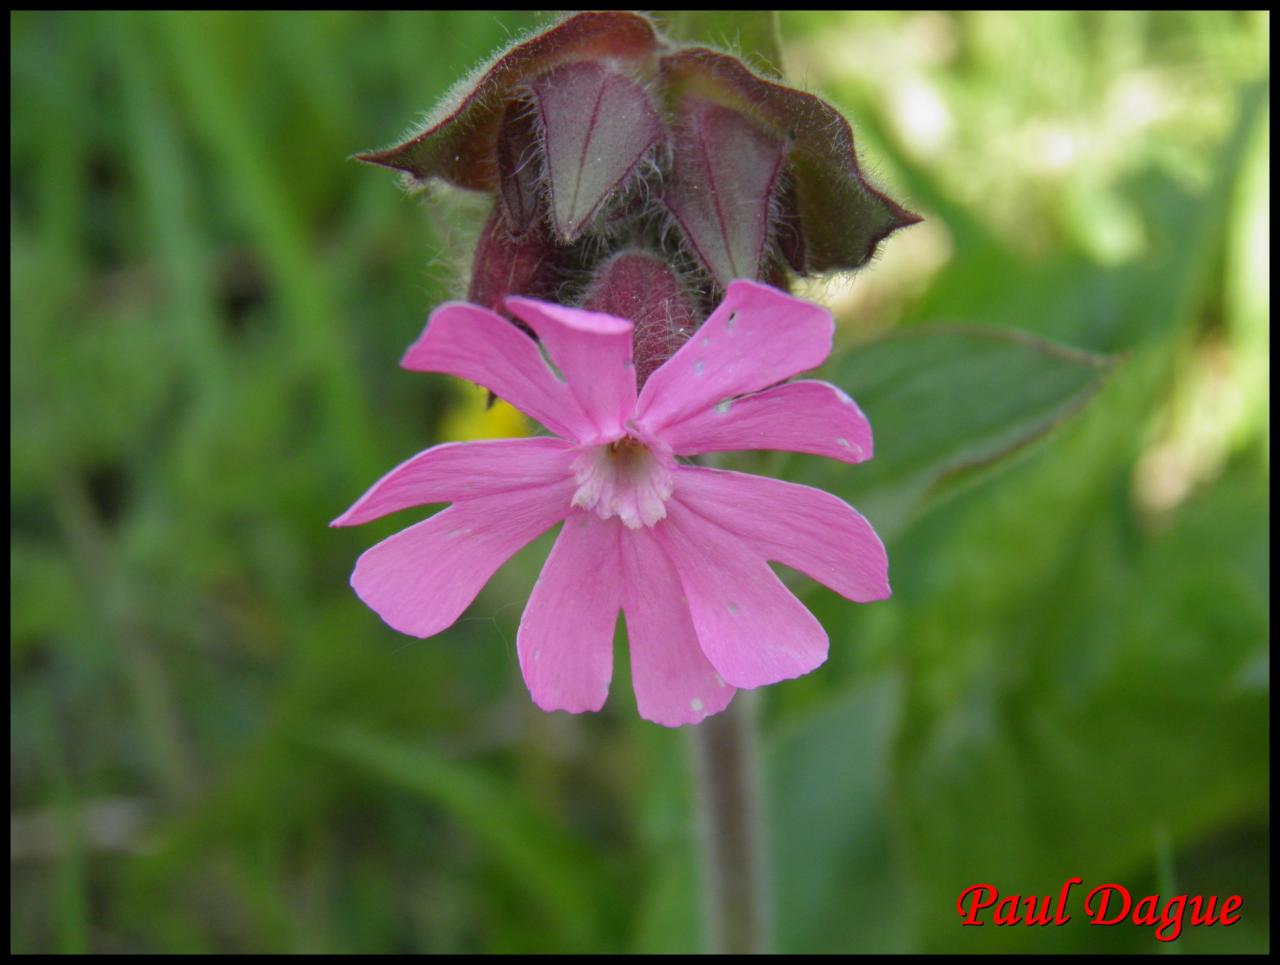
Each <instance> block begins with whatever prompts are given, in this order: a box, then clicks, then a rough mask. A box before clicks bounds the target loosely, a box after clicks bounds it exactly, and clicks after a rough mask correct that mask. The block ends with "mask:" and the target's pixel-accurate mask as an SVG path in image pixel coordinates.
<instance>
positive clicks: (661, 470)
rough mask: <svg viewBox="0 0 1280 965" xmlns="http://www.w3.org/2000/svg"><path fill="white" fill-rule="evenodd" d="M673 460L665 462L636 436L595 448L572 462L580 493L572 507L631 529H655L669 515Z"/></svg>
mask: <svg viewBox="0 0 1280 965" xmlns="http://www.w3.org/2000/svg"><path fill="white" fill-rule="evenodd" d="M671 465H672V461H671V458H670V456H666V457H665V458H663V457H662V456H660V455H658V454H657V453H655V452H654V451H653V450H652V449H650V448H649V447H648V446H647V445H645V444H644V443H643V442H641V441H640V440H639V439H637V438H635V437H634V436H624V437H623V438H621V439H617V440H615V441H613V442H610V443H608V444H606V445H603V446H592V447H590V448H589V449H585V450H583V451H582V453H580V454H579V456H578V458H577V459H575V460H574V461H573V474H574V478H575V479H577V480H578V490H577V492H575V493H574V494H573V505H575V506H579V507H581V508H582V509H588V510H595V511H596V513H598V514H599V515H600V518H601V519H608V518H609V517H611V516H617V517H618V518H619V519H620V520H622V522H623V524H624V525H625V526H627V527H629V528H630V529H639V528H640V527H641V526H652V525H653V524H654V523H656V522H658V520H660V519H664V518H665V517H666V515H667V507H666V505H665V504H666V501H667V497H668V496H670V495H671V490H672V487H673V486H674V484H675V481H674V479H673V477H672V475H671Z"/></svg>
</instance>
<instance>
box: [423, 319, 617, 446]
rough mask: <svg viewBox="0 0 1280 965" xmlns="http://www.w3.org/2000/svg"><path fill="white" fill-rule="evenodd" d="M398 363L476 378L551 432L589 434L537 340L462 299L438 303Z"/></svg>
mask: <svg viewBox="0 0 1280 965" xmlns="http://www.w3.org/2000/svg"><path fill="white" fill-rule="evenodd" d="M400 365H401V366H403V367H404V368H406V369H411V370H413V371H415V372H445V373H447V374H449V375H456V376H457V377H458V378H461V379H470V380H471V381H472V382H478V383H479V384H480V385H483V386H484V387H485V388H486V389H488V390H489V391H490V392H492V393H493V394H494V395H496V396H498V397H499V398H501V399H505V400H506V401H507V402H510V403H511V404H512V405H513V406H515V407H516V408H517V409H519V410H520V411H521V412H523V413H525V414H526V415H528V416H529V417H530V418H533V419H537V420H538V421H539V422H541V423H542V424H543V425H544V426H546V427H547V428H548V429H550V430H551V431H552V432H554V433H556V434H557V435H560V436H565V437H567V438H570V439H577V438H578V437H579V436H580V435H582V434H585V435H587V436H590V435H591V433H592V429H591V421H590V419H588V418H587V416H586V414H585V413H583V411H582V408H581V406H579V405H578V400H577V399H575V398H574V396H573V393H572V392H570V391H569V387H568V386H567V385H565V384H564V383H563V382H561V381H560V380H559V379H557V378H556V376H555V373H554V372H552V371H551V368H550V367H549V366H548V365H547V363H546V360H545V359H543V357H542V353H541V352H539V351H538V346H537V343H535V342H534V341H533V339H531V338H530V337H529V336H528V335H526V334H524V332H522V331H520V330H519V329H518V328H516V327H515V326H514V325H512V324H511V323H510V322H508V321H507V320H506V319H504V318H503V317H502V316H500V315H497V314H495V313H493V312H491V311H489V310H488V309H486V308H480V307H478V306H476V305H468V304H466V303H465V302H448V303H446V304H444V305H441V306H440V307H439V308H437V309H436V310H435V311H434V312H432V313H431V317H430V318H429V319H427V327H426V328H425V329H424V330H423V332H422V334H421V335H420V336H419V337H418V340H417V341H416V342H414V343H413V345H411V346H409V351H407V352H406V353H405V355H404V358H403V359H401V360H400Z"/></svg>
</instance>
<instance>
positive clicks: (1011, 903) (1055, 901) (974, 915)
mask: <svg viewBox="0 0 1280 965" xmlns="http://www.w3.org/2000/svg"><path fill="white" fill-rule="evenodd" d="M1083 884H1084V880H1083V879H1082V878H1068V879H1067V881H1066V882H1065V883H1064V884H1063V885H1062V890H1061V891H1059V892H1058V894H1057V895H1056V896H1053V895H1045V896H1043V897H1041V896H1038V895H1028V896H1026V897H1023V896H1022V895H1016V894H1015V895H1005V896H1004V897H1001V896H1000V892H999V890H997V888H996V886H995V885H988V884H977V885H970V886H969V887H968V888H966V889H965V890H964V891H962V892H960V898H959V899H958V900H957V901H956V911H958V912H959V913H960V924H962V925H985V924H987V923H988V922H990V923H991V924H993V925H1041V926H1043V925H1065V924H1066V923H1067V922H1069V921H1070V920H1071V913H1070V912H1069V911H1068V908H1069V907H1070V904H1071V901H1072V897H1071V893H1072V889H1074V888H1076V887H1077V886H1078V885H1083ZM1080 894H1081V892H1077V899H1076V900H1079V895H1080ZM1083 895H1084V900H1083V902H1082V903H1081V904H1080V905H1079V906H1078V907H1080V908H1082V909H1083V911H1084V914H1085V916H1086V917H1087V918H1088V919H1089V921H1090V922H1091V923H1092V924H1094V925H1120V924H1133V925H1145V926H1147V927H1150V928H1154V929H1155V937H1156V938H1157V939H1158V940H1160V941H1162V942H1171V941H1173V940H1174V939H1176V938H1177V937H1178V936H1179V935H1181V934H1182V929H1183V926H1184V925H1185V926H1193V927H1195V926H1201V925H1234V924H1235V923H1236V922H1237V921H1239V920H1240V906H1241V905H1243V904H1244V901H1243V899H1242V898H1241V897H1240V896H1239V895H1231V896H1230V897H1228V898H1226V899H1222V898H1219V897H1218V896H1217V895H1210V896H1208V897H1207V898H1206V897H1204V896H1202V895H1177V896H1175V897H1173V898H1170V899H1168V900H1167V901H1164V902H1163V903H1162V902H1161V900H1160V896H1159V895H1147V896H1145V897H1143V898H1139V899H1137V900H1136V901H1135V900H1134V897H1133V895H1131V894H1130V893H1129V889H1128V888H1126V887H1125V886H1124V885H1117V884H1111V883H1108V884H1104V885H1098V886H1097V887H1095V888H1093V889H1091V890H1090V891H1088V892H1083Z"/></svg>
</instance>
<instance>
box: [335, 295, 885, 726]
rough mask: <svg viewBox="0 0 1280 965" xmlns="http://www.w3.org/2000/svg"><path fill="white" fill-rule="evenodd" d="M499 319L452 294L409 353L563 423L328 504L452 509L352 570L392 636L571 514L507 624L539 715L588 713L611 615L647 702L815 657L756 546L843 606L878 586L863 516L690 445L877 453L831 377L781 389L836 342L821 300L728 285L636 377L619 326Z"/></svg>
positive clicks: (476, 583)
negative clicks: (690, 332)
mask: <svg viewBox="0 0 1280 965" xmlns="http://www.w3.org/2000/svg"><path fill="white" fill-rule="evenodd" d="M506 305H507V308H508V310H509V311H510V312H511V313H512V314H514V315H516V316H517V317H518V318H520V319H521V320H522V321H524V322H525V323H526V324H528V325H529V327H530V328H532V329H533V331H535V332H536V333H537V335H538V337H539V339H540V340H541V344H542V346H543V347H544V348H545V350H546V353H547V355H548V356H549V357H550V360H551V362H552V363H553V364H554V366H555V369H556V370H558V373H559V374H557V371H555V370H553V369H552V367H551V366H550V365H548V364H547V362H546V360H545V359H544V358H543V355H542V352H541V351H540V350H539V346H538V343H537V342H535V341H534V340H533V339H531V338H529V337H528V336H527V335H525V334H524V333H523V332H521V331H520V330H519V329H518V328H516V327H515V326H513V325H512V324H511V323H510V322H508V321H506V320H505V319H503V318H502V317H501V316H499V315H497V314H495V313H493V312H491V311H488V310H486V309H483V308H480V307H478V306H475V305H468V304H463V303H456V302H455V303H450V304H446V305H443V306H441V307H440V308H438V309H437V310H436V311H434V312H433V313H432V315H431V318H430V319H429V320H428V322H427V327H426V329H425V330H424V331H423V333H422V335H421V337H420V338H419V339H418V341H417V342H415V343H414V344H413V346H412V347H410V349H409V351H408V352H407V353H406V354H405V357H404V359H403V360H402V362H401V364H402V365H403V366H404V367H405V368H408V369H413V370H416V371H423V372H446V373H448V374H450V375H455V376H458V377H459V378H464V379H470V380H472V381H474V382H478V383H480V384H481V385H483V386H486V387H487V388H489V389H491V390H492V391H493V392H494V393H496V394H497V395H498V396H500V397H501V398H503V399H506V400H507V401H508V402H510V403H511V404H512V405H514V406H516V407H517V408H518V409H520V410H522V411H523V412H525V413H526V414H527V415H529V416H531V417H532V418H534V419H536V420H537V421H538V422H540V423H542V425H544V426H546V428H547V429H549V430H551V432H552V433H554V434H555V435H554V437H537V438H529V439H500V440H490V441H483V442H467V443H446V444H444V445H439V446H435V447H434V448H431V449H428V450H426V451H425V452H421V453H419V454H418V455H416V456H414V457H413V458H412V459H410V460H408V461H407V462H405V463H402V464H401V465H399V466H397V467H396V468H395V469H393V470H392V471H391V472H389V473H387V475H385V476H384V477H383V478H382V479H380V480H379V481H378V482H377V483H375V484H374V485H373V487H372V488H371V489H370V490H369V491H368V492H367V493H365V494H364V496H362V497H361V498H360V499H359V500H358V501H357V502H356V504H355V505H354V506H352V507H351V508H350V509H349V510H347V512H346V513H344V514H343V515H342V516H340V517H339V518H338V519H336V520H335V521H334V523H333V525H335V526H352V525H356V524H359V523H364V522H367V521H369V520H371V519H376V518H377V517H379V516H383V515H386V514H387V513H391V512H395V511H396V510H400V509H404V508H406V507H409V506H418V505H422V504H426V503H445V502H447V503H452V504H453V505H451V506H449V507H448V508H447V509H445V510H443V511H441V512H439V513H437V514H436V515H434V516H432V517H431V518H430V519H427V520H425V521H423V522H421V523H417V524H416V525H414V526H410V527H409V528H408V529H406V530H403V531H401V532H399V533H397V534H395V535H394V536H392V537H390V538H388V539H386V540H383V541H382V542H381V543H379V544H378V545H376V546H374V547H373V548H372V549H370V550H368V551H366V552H365V553H364V554H363V555H362V556H361V557H360V559H359V561H358V562H357V563H356V567H355V571H354V572H353V573H352V576H351V585H352V587H353V588H354V589H355V591H356V593H357V594H358V595H359V597H360V599H362V600H363V601H364V602H365V603H366V604H368V605H369V606H370V607H371V608H372V609H373V610H374V611H375V612H376V613H377V614H378V615H379V616H380V617H382V619H383V620H385V621H386V622H387V623H388V624H390V625H391V626H392V627H394V628H395V629H397V630H399V631H400V632H402V633H407V634H411V635H413V636H417V637H429V636H431V635H432V634H436V633H439V632H440V631H442V630H444V629H445V628H447V627H449V626H450V625H451V624H452V623H453V622H454V621H455V620H457V619H458V617H459V616H460V615H461V614H462V612H463V610H465V609H466V608H467V606H468V605H469V604H470V603H471V601H472V600H473V599H475V597H476V594H477V593H479V591H480V589H481V587H483V586H484V584H485V582H486V581H487V580H488V579H489V577H490V576H492V575H493V573H494V572H495V571H496V570H497V569H498V567H499V566H501V565H502V564H503V563H504V562H505V561H506V560H507V559H509V558H510V557H511V556H512V555H513V554H514V553H515V552H516V551H517V550H519V549H520V548H521V547H523V546H525V545H526V544H528V543H529V542H530V541H532V540H533V539H534V538H536V537H537V536H539V535H540V534H541V533H544V532H546V531H547V530H548V529H550V528H551V527H552V526H554V525H555V524H556V523H559V522H561V521H563V522H564V527H563V528H562V529H561V531H560V535H559V536H558V537H557V539H556V542H555V546H554V547H553V549H552V550H551V555H550V557H549V558H548V559H547V562H546V565H545V566H544V567H543V570H542V575H541V576H540V577H539V578H538V582H537V584H536V585H535V586H534V588H533V593H532V595H531V596H530V598H529V603H528V605H527V606H526V607H525V611H524V616H523V617H522V618H521V620H520V630H519V634H518V636H517V640H516V647H517V650H518V651H519V657H520V667H521V670H522V671H523V673H524V679H525V682H526V684H528V687H529V691H530V693H531V694H532V695H533V700H534V703H536V704H537V705H538V706H539V707H541V708H542V709H543V710H567V711H570V712H572V713H580V712H582V711H587V710H593V711H594V710H599V709H600V708H601V707H602V706H603V705H604V701H605V697H606V696H607V694H608V690H609V679H610V676H611V675H612V670H613V666H612V665H613V634H614V627H615V624H616V622H617V615H618V611H619V609H621V610H622V612H623V614H624V615H625V618H626V623H627V631H628V636H629V639H630V643H631V669H632V680H633V683H634V687H635V694H636V703H637V705H638V707H639V711H640V715H641V716H642V717H645V718H646V719H648V720H651V721H655V722H656V723H659V724H665V725H667V726H678V725H681V724H692V723H697V722H698V721H700V720H702V719H703V718H704V717H706V716H708V715H709V714H715V713H718V712H719V711H721V710H723V709H724V708H725V707H726V706H728V704H729V701H730V699H731V698H732V697H733V693H734V690H735V689H736V688H739V687H742V688H753V687H761V686H764V685H765V684H771V683H776V682H777V681H780V680H787V679H790V678H792V677H798V676H800V675H802V674H806V673H808V672H809V671H811V670H813V669H814V668H816V667H818V666H819V665H820V664H821V663H822V662H823V661H824V660H825V659H826V656H827V634H826V632H825V631H824V630H823V628H822V626H821V624H819V623H818V621H817V619H816V618H815V617H814V616H813V614H811V613H810V612H809V611H808V610H807V609H806V608H805V607H804V605H803V604H802V603H801V602H800V601H799V600H797V599H796V598H795V596H794V595H792V593H791V592H790V591H789V590H788V589H787V588H786V587H785V586H784V585H783V584H782V582H781V581H780V580H779V579H778V577H777V576H776V575H775V574H774V572H773V570H772V569H771V568H770V567H769V564H768V562H766V561H767V560H774V561H776V562H779V563H782V564H784V565H786V566H789V567H792V568H794V569H797V570H799V571H801V572H802V573H805V574H807V575H808V576H810V577H812V578H814V579H815V580H818V581H819V582H821V583H824V584H826V585H827V586H829V587H831V588H832V589H833V590H835V591H836V592H837V593H840V594H841V595H843V596H845V597H848V598H849V599H851V600H854V601H857V602H860V603H865V602H869V601H872V600H881V599H884V598H886V597H888V596H889V583H888V560H887V558H886V556H885V551H884V546H883V545H882V544H881V542H880V539H879V537H877V536H876V534H875V531H874V530H873V529H872V528H871V525H870V524H869V523H868V522H867V521H866V520H865V519H864V518H863V517H862V516H861V515H859V514H858V513H857V512H856V511H854V510H853V509H852V508H851V507H850V506H849V505H848V504H846V503H844V502H843V501H841V500H840V499H837V498H836V497H835V496H832V495H831V494H829V493H826V492H823V491H821V490H818V489H812V488H810V487H808V486H800V485H796V484H794V483H788V482H782V481H780V480H776V479H768V478H765V477H762V476H753V475H747V474H744V473H737V472H726V471H723V470H718V469H709V468H704V467H701V466H694V465H689V464H687V463H685V462H681V461H680V459H679V457H684V456H693V455H696V454H699V453H705V452H719V451H725V450H740V449H784V450H790V451H794V452H808V453H816V454H818V455H823V456H829V457H831V458H833V459H840V460H842V461H844V462H850V463H854V462H860V461H862V460H864V459H868V458H870V457H871V427H870V425H869V424H868V423H867V420H866V417H865V416H864V415H863V414H862V412H861V411H860V410H859V409H858V407H857V405H855V404H854V402H853V400H852V399H850V398H849V397H848V396H847V395H845V393H843V392H842V391H840V389H838V388H836V387H835V386H833V385H829V384H827V383H825V382H815V381H797V382H787V383H784V384H779V383H783V380H784V379H789V378H791V377H792V376H794V375H797V374H799V373H801V372H804V371H806V370H808V369H812V368H815V367H817V366H818V365H820V364H821V363H822V362H823V361H824V360H825V359H826V357H827V356H828V355H829V354H830V352H831V340H832V334H833V332H834V323H833V322H832V318H831V314H830V313H829V312H828V311H826V309H823V308H820V307H819V306H817V305H812V304H810V303H808V302H804V301H801V300H799V299H796V298H792V297H791V296H789V295H786V294H784V293H782V292H780V291H777V290H775V289H773V288H770V287H768V286H766V285H761V284H758V283H756V282H751V281H741V280H740V281H734V282H733V283H731V284H730V285H729V288H728V292H727V294H726V296H725V299H724V301H723V302H722V303H721V304H720V306H719V307H718V308H717V309H716V310H715V312H714V313H712V315H711V317H710V318H708V319H707V321H706V322H705V323H704V324H703V325H702V327H701V328H700V329H698V331H697V332H696V333H695V334H694V336H693V337H692V338H691V339H690V340H689V341H688V342H686V343H685V344H684V346H683V347H681V348H680V350H679V351H678V352H676V354H675V355H674V356H672V357H671V358H670V359H669V360H668V361H667V362H665V363H664V364H663V365H662V366H661V367H660V368H658V369H657V370H656V371H655V372H654V373H653V375H652V376H650V378H649V379H648V381H647V382H645V384H644V387H643V390H642V391H640V392H639V395H638V397H637V392H636V377H635V366H634V364H633V362H632V357H631V345H632V326H631V323H630V322H628V321H625V320H623V319H621V318H616V317H614V316H612V315H604V314H599V313H596V312H589V311H584V310H582V309H575V308H565V307H563V306H559V305H554V304H548V303H546V302H540V301H534V300H533V299H528V298H509V299H507V302H506Z"/></svg>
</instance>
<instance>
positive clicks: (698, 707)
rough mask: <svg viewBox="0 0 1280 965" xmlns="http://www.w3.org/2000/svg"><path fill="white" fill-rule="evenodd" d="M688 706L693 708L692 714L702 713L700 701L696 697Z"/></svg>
mask: <svg viewBox="0 0 1280 965" xmlns="http://www.w3.org/2000/svg"><path fill="white" fill-rule="evenodd" d="M689 706H690V707H692V708H693V712H694V713H695V714H700V713H702V701H701V700H699V699H698V698H697V697H694V698H693V700H691V701H689Z"/></svg>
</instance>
